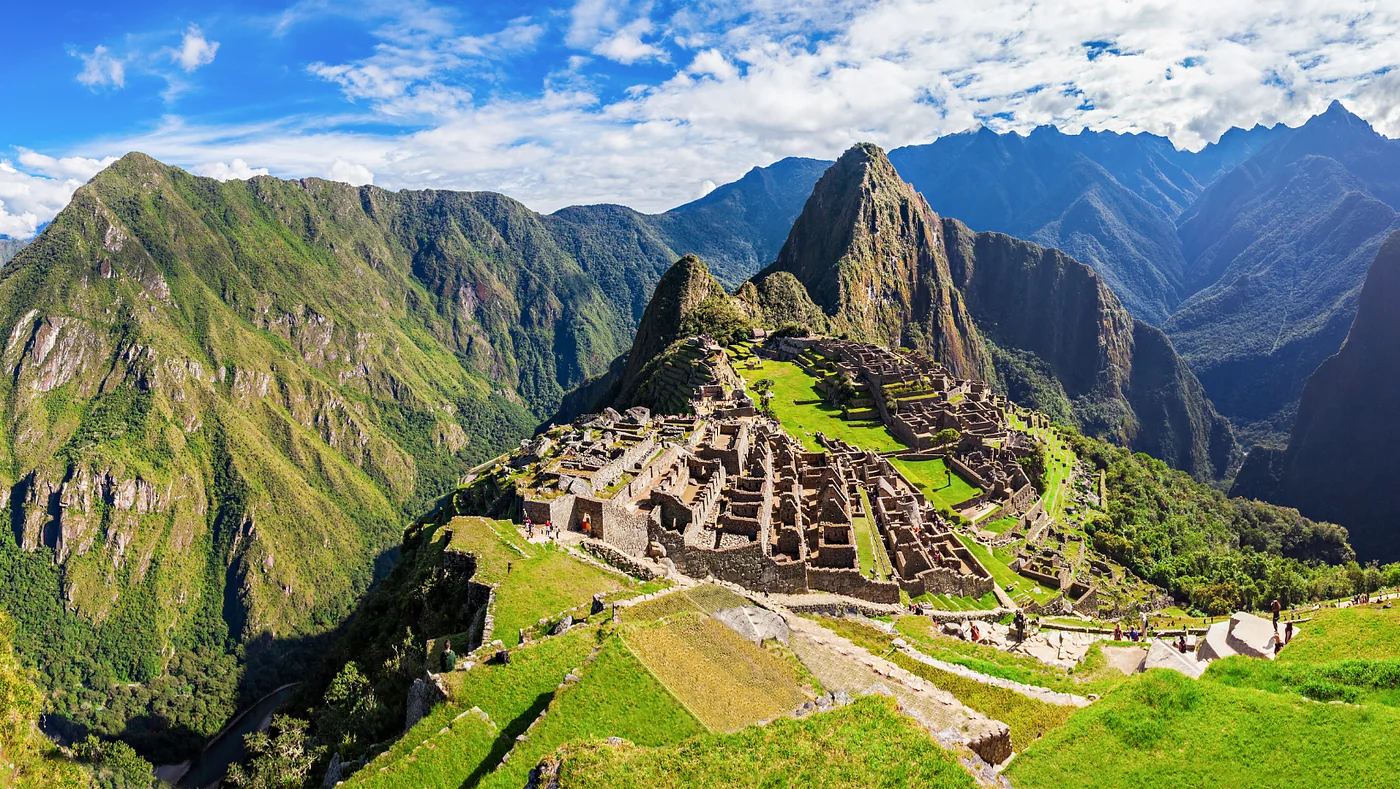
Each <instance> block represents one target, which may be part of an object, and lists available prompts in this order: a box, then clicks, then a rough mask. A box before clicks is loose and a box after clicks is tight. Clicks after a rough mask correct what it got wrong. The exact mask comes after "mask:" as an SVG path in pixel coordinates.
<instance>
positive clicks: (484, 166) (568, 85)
mask: <svg viewBox="0 0 1400 789" xmlns="http://www.w3.org/2000/svg"><path fill="white" fill-rule="evenodd" d="M311 5H314V3H310V2H309V3H307V4H303V6H304V7H299V8H300V10H299V11H298V13H299V14H302V13H310V12H311V11H310V10H308V9H311ZM386 5H399V6H402V11H403V13H402V14H400V16H399V17H395V19H393V20H391V21H390V22H388V23H384V24H380V26H379V27H377V28H375V29H374V30H373V34H374V35H375V36H376V38H377V43H376V45H375V46H374V48H373V49H372V50H368V51H366V52H365V53H363V56H362V57H359V58H356V59H348V60H347V61H345V62H326V63H316V64H313V65H312V66H311V67H310V69H309V73H311V74H313V75H314V76H316V77H317V78H320V79H324V80H327V81H329V82H331V83H333V84H336V85H338V86H339V87H340V90H341V91H342V92H343V94H344V95H345V97H346V98H348V99H351V100H353V101H355V102H356V104H357V106H356V107H355V108H354V109H355V115H354V116H353V118H352V120H351V121H350V122H348V123H346V124H344V125H342V124H341V121H340V119H335V118H319V117H318V118H286V119H281V120H278V121H276V122H271V123H262V124H250V125H247V126H239V127H225V126H215V125H209V126H203V125H199V124H188V125H187V124H185V123H182V122H178V121H174V120H172V121H170V122H168V123H166V124H163V125H162V126H160V127H159V128H157V129H156V130H154V131H152V132H150V133H146V134H140V135H136V136H132V137H129V138H117V139H107V140H102V141H96V142H93V143H91V144H89V145H87V146H85V147H83V148H82V149H80V150H79V151H78V152H80V153H85V154H89V155H92V154H101V155H106V154H110V153H124V152H125V151H126V150H130V149H136V148H139V149H141V150H144V151H147V152H149V153H151V154H152V155H155V156H157V157H158V158H162V159H165V160H167V161H171V162H174V163H188V164H193V163H198V162H229V161H234V160H235V157H236V158H241V159H242V160H244V161H246V162H258V163H259V164H260V165H262V166H263V167H264V168H266V169H268V170H269V171H270V172H272V173H274V174H276V175H279V176H284V177H294V176H302V175H307V174H311V173H322V174H325V175H326V176H327V177H330V178H335V179H337V180H345V181H350V182H356V183H368V182H376V183H379V184H381V185H384V186H387V187H390V188H396V189H397V188H427V187H432V188H455V189H491V190H496V191H501V192H505V193H506V194H509V195H511V196H513V197H516V198H518V199H521V200H523V201H524V202H525V203H527V204H528V205H530V206H531V207H532V208H535V209H536V210H553V209H556V208H559V207H561V206H564V205H568V204H571V203H585V202H619V203H624V204H628V205H632V206H634V207H637V208H640V209H643V210H664V209H666V208H670V207H672V206H675V205H677V204H680V203H683V202H686V201H688V200H691V199H693V198H694V197H695V193H696V191H697V184H703V183H704V182H706V181H710V182H713V183H724V182H727V181H731V180H734V179H735V178H738V177H740V176H742V175H743V173H744V172H745V171H747V170H748V169H749V168H750V167H751V166H753V165H756V164H757V165H762V164H768V163H771V162H772V161H774V160H776V159H779V158H781V157H784V156H794V155H796V156H815V157H825V158H831V157H834V156H836V155H838V154H839V153H840V152H841V151H842V150H843V149H845V148H846V147H848V146H849V145H851V144H852V143H854V142H857V141H861V140H870V141H873V142H876V143H879V144H881V145H883V146H885V147H887V148H892V147H896V146H899V145H904V144H910V143H919V142H926V141H928V140H930V139H932V138H934V137H936V136H938V135H941V134H946V133H950V132H956V131H961V130H964V129H969V128H974V127H976V126H978V125H980V124H986V125H989V126H991V127H993V128H995V129H998V130H1017V131H1025V130H1029V129H1030V128H1033V127H1034V126H1036V125H1040V124H1046V123H1049V124H1055V125H1059V126H1060V127H1061V128H1064V129H1066V130H1069V131H1075V130H1078V129H1079V128H1083V127H1088V128H1093V129H1112V130H1115V131H1150V132H1154V133H1158V134H1164V135H1168V136H1170V137H1171V139H1172V140H1173V141H1174V142H1175V143H1176V144H1178V145H1180V146H1182V147H1198V146H1200V145H1202V144H1204V143H1206V142H1208V141H1211V140H1213V139H1215V138H1216V137H1217V136H1218V135H1219V134H1220V133H1221V132H1223V131H1224V130H1225V129H1227V128H1228V127H1229V126H1232V125H1240V126H1252V125H1253V124H1255V123H1258V122H1262V123H1266V124H1267V123H1275V122H1280V121H1282V122H1287V123H1290V124H1297V123H1300V122H1302V121H1303V120H1305V119H1306V118H1307V117H1308V116H1309V115H1311V114H1314V113H1316V112H1319V111H1321V110H1322V109H1324V108H1325V107H1326V105H1327V103H1328V102H1330V101H1331V100H1332V99H1334V98H1340V99H1342V100H1343V101H1344V102H1345V103H1346V104H1347V106H1348V107H1350V108H1351V109H1353V110H1354V111H1356V112H1358V113H1360V114H1362V115H1363V116H1364V117H1366V118H1368V119H1369V120H1371V121H1372V122H1373V123H1374V124H1375V125H1376V127H1377V128H1378V129H1379V130H1380V131H1382V132H1383V133H1387V134H1390V135H1392V136H1395V135H1400V109H1397V108H1400V48H1397V47H1396V46H1395V45H1394V43H1393V42H1395V41H1397V40H1400V5H1397V4H1395V3H1393V2H1380V1H1378V0H1359V2H1358V3H1356V4H1352V5H1347V4H1337V3H1335V2H1331V1H1330V0H1258V2H1253V3H1235V2H1225V3H1221V2H1219V1H1218V0H1173V1H1172V2H1168V1H1167V0H1085V1H1084V2H1068V0H1064V1H1062V2H1056V3H1045V2H1030V0H985V2H982V3H976V4H974V3H968V2H966V1H965V0H861V1H860V2H846V3H813V2H811V1H810V0H802V2H798V0H744V1H743V2H741V1H740V0H707V2H704V3H701V4H691V5H689V6H688V7H686V8H684V9H681V10H678V11H672V10H664V9H667V8H669V7H663V6H662V5H661V4H659V3H658V4H657V5H655V6H653V5H652V4H650V3H647V2H628V1H626V0H578V1H577V2H574V3H573V4H572V5H571V6H570V8H569V12H568V15H567V16H565V17H560V18H558V19H553V18H550V17H548V16H547V15H537V17H536V18H534V19H533V20H531V19H524V18H522V19H516V20H512V21H511V22H510V23H508V24H507V25H506V26H505V27H503V28H500V29H498V30H496V31H494V32H489V31H488V32H486V33H480V32H479V31H477V32H473V33H471V34H470V35H468V34H466V32H467V31H464V30H463V29H461V28H462V27H463V23H462V17H461V16H457V15H453V14H451V13H447V12H445V11H443V12H440V13H439V12H435V11H434V10H433V9H431V8H427V7H424V6H423V5H422V4H421V2H416V0H403V2H400V3H396V4H391V3H388V2H387V0H386V2H385V3H381V4H379V5H378V6H376V7H384V6H386ZM326 7H330V6H329V5H327V6H326ZM357 7H358V6H357ZM312 10H314V9H312ZM376 20H378V21H376V24H378V22H379V21H382V20H380V19H379V18H377V17H376ZM550 25H556V26H557V25H562V26H563V28H564V29H563V30H562V33H563V38H564V43H565V44H566V46H567V47H568V51H567V52H565V53H563V54H561V55H558V56H557V57H558V63H557V64H545V65H546V68H549V67H550V66H553V69H552V70H550V71H549V73H548V75H547V76H545V77H543V78H542V79H541V81H540V83H539V84H538V86H537V87H533V88H532V87H530V86H524V87H521V86H520V85H519V84H518V83H517V84H514V85H512V86H511V87H510V88H509V89H502V88H500V85H501V84H502V83H503V82H504V80H503V79H502V76H503V75H506V74H508V71H507V70H508V69H510V68H512V66H513V64H512V62H511V61H510V58H511V57H513V56H514V53H518V52H521V51H531V50H532V49H533V48H534V47H536V46H537V45H538V44H539V42H541V41H542V40H546V39H547V38H548V37H549V36H550V35H551V31H550V30H548V27H549V26H550ZM540 28H546V29H545V30H543V31H541V30H540ZM558 32H561V31H553V33H558ZM1092 42H1102V43H1092ZM647 48H650V49H647ZM546 51H550V50H546ZM97 54H103V55H104V56H106V55H107V53H105V52H104V53H97V52H94V55H97ZM629 58H630V59H631V61H630V62H632V63H639V62H643V61H645V62H648V63H650V64H651V65H650V66H649V71H650V73H655V72H656V71H657V70H658V69H660V68H662V67H663V65H664V64H665V63H674V64H675V65H674V67H668V68H666V71H667V73H668V75H667V76H666V77H665V78H663V79H659V80H656V79H654V80H651V81H650V82H646V83H643V84H635V85H632V87H631V89H630V90H626V91H624V92H618V91H617V88H616V86H618V85H619V84H621V85H624V86H626V85H630V84H631V83H623V82H619V80H621V79H623V77H621V76H620V75H622V74H630V73H632V71H634V70H626V71H623V70H621V69H618V68H617V67H616V66H615V65H612V61H620V62H627V60H628V59H629ZM635 71H640V70H639V69H636V70H635ZM366 121H369V122H368V123H367V122H366ZM351 123H353V124H354V125H353V127H352V126H351V125H350V124H351ZM397 123H402V124H403V126H401V127H399V128H397V129H396V128H395V124H397ZM366 129H379V130H380V131H366ZM230 166H232V165H230ZM0 197H3V195H0ZM6 199H7V206H10V207H11V209H13V210H12V213H13V211H19V210H32V209H19V208H17V207H15V204H12V203H11V202H10V201H9V199H8V198H6ZM7 210H10V209H7ZM35 213H36V215H37V216H39V217H40V221H42V219H43V214H42V212H40V211H35Z"/></svg>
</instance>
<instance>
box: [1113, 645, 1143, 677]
mask: <svg viewBox="0 0 1400 789" xmlns="http://www.w3.org/2000/svg"><path fill="white" fill-rule="evenodd" d="M1102 649H1103V656H1104V657H1106V658H1108V665H1110V666H1113V667H1114V668H1116V669H1118V670H1119V671H1121V672H1123V673H1124V674H1136V673H1137V671H1138V669H1139V668H1141V667H1142V662H1143V661H1144V660H1146V659H1147V650H1146V649H1143V648H1142V647H1102Z"/></svg>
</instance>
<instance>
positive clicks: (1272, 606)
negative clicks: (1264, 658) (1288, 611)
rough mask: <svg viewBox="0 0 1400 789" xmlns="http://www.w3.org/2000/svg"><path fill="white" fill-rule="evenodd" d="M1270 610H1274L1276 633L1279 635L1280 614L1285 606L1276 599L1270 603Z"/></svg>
mask: <svg viewBox="0 0 1400 789" xmlns="http://www.w3.org/2000/svg"><path fill="white" fill-rule="evenodd" d="M1269 610H1270V611H1273V612H1274V635H1278V615H1279V614H1280V613H1282V611H1283V606H1282V605H1281V604H1280V603H1279V601H1278V600H1277V599H1275V600H1274V601H1273V602H1272V603H1270V604H1269Z"/></svg>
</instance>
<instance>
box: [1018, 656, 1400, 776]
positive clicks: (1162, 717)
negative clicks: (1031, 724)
mask: <svg viewBox="0 0 1400 789" xmlns="http://www.w3.org/2000/svg"><path fill="white" fill-rule="evenodd" d="M1397 727H1400V711H1397V710H1392V709H1389V708H1386V707H1353V706H1349V705H1336V704H1320V703H1316V702H1309V701H1303V700H1301V699H1298V698H1297V697H1290V696H1285V695H1279V694H1274V693H1268V692H1265V691H1260V690H1253V689H1240V688H1232V687H1226V686H1224V685H1220V684H1218V683H1214V682H1210V681H1200V682H1197V681H1194V680H1191V679H1188V678H1186V677H1184V676H1182V675H1180V674H1177V673H1175V672H1172V671H1167V670H1165V669H1163V670H1155V671H1151V672H1148V673H1147V674H1142V675H1139V676H1136V677H1134V678H1132V679H1131V680H1130V681H1129V682H1127V683H1125V684H1124V686H1123V687H1121V688H1119V689H1118V690H1117V691H1115V692H1114V693H1112V694H1110V695H1108V696H1106V697H1105V698H1103V699H1102V700H1101V701H1099V702H1097V703H1096V704H1093V705H1092V706H1089V707H1086V708H1084V709H1082V710H1080V711H1078V712H1076V713H1075V714H1074V715H1073V716H1071V718H1070V720H1069V722H1068V723H1066V724H1065V725H1064V726H1063V727H1061V728H1060V729H1058V730H1056V731H1053V732H1051V733H1050V734H1048V735H1047V736H1046V737H1045V738H1044V739H1042V740H1041V741H1040V742H1038V743H1036V744H1035V745H1033V746H1031V748H1030V749H1028V750H1027V751H1026V752H1025V753H1023V754H1021V756H1019V757H1018V758H1017V759H1016V761H1014V762H1012V764H1011V767H1010V769H1009V771H1008V773H1007V775H1008V777H1009V778H1010V779H1011V781H1012V783H1013V784H1014V785H1015V786H1017V787H1022V789H1067V788H1068V787H1086V788H1087V787H1103V786H1133V787H1177V786H1194V785H1197V784H1198V783H1199V782H1200V781H1201V780H1202V778H1203V777H1207V776H1208V778H1209V781H1210V783H1211V784H1212V785H1215V786H1237V787H1246V786H1269V787H1319V788H1323V787H1354V788H1359V787H1382V786H1394V779H1395V774H1394V765H1393V758H1394V745H1395V739H1394V737H1395V734H1394V733H1395V731H1396V730H1397Z"/></svg>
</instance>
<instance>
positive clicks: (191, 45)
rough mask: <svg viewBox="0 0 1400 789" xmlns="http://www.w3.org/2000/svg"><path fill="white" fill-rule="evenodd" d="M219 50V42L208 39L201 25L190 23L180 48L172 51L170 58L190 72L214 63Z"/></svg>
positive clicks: (187, 72)
mask: <svg viewBox="0 0 1400 789" xmlns="http://www.w3.org/2000/svg"><path fill="white" fill-rule="evenodd" d="M218 52H219V42H217V41H210V40H208V39H206V38H205V37H204V33H203V31H201V30H200V29H199V25H190V26H189V29H187V30H186V31H185V35H184V38H182V39H181V40H180V47H179V49H176V50H175V51H174V52H172V53H171V55H170V58H171V60H173V61H174V62H176V63H178V64H179V65H180V68H182V69H184V70H185V73H186V74H189V73H190V72H192V71H194V70H195V69H197V68H199V67H200V66H207V65H209V64H210V63H213V62H214V55H216V54H218Z"/></svg>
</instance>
